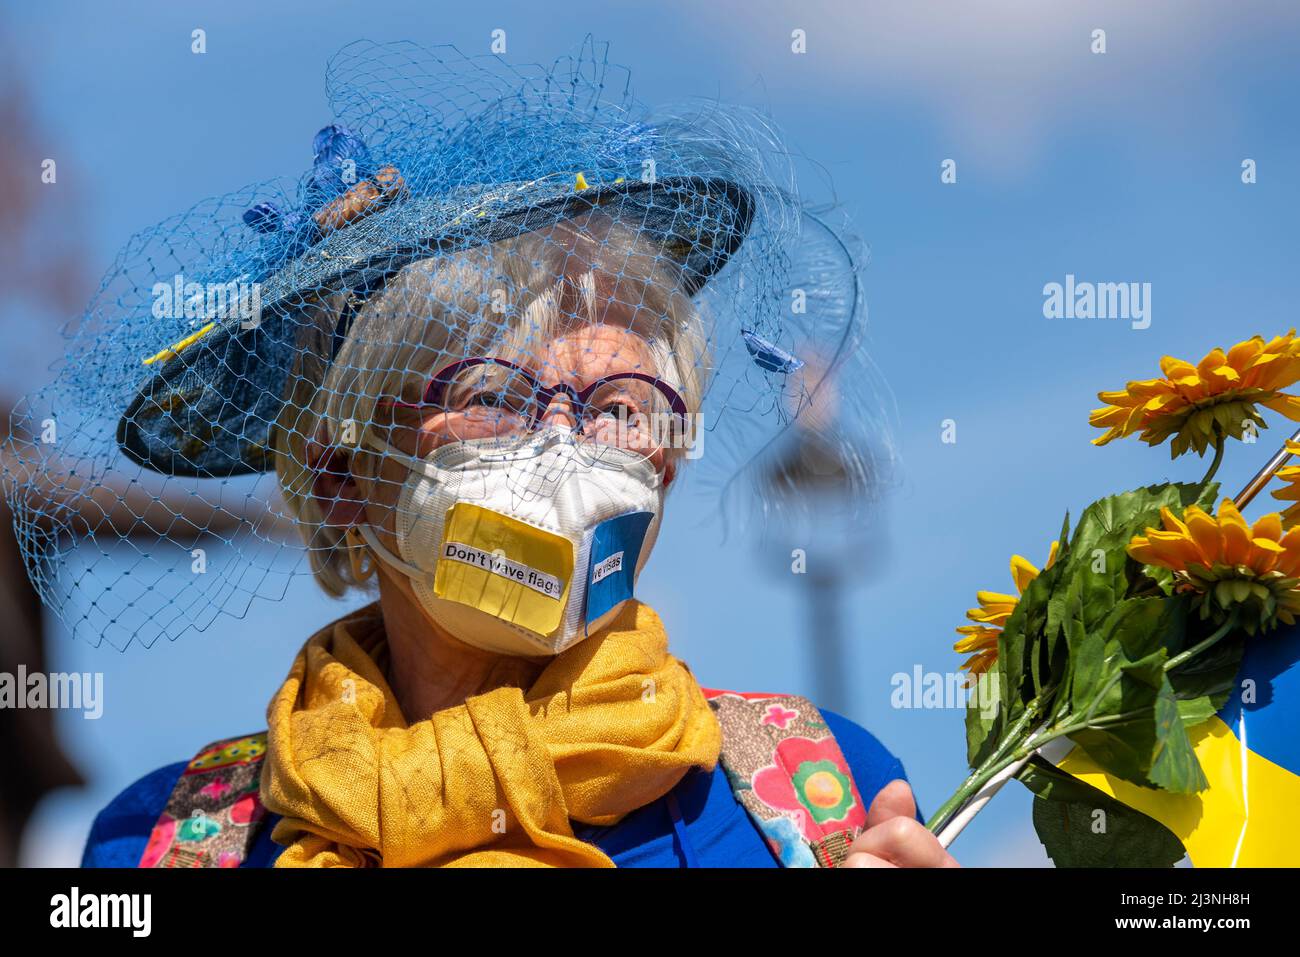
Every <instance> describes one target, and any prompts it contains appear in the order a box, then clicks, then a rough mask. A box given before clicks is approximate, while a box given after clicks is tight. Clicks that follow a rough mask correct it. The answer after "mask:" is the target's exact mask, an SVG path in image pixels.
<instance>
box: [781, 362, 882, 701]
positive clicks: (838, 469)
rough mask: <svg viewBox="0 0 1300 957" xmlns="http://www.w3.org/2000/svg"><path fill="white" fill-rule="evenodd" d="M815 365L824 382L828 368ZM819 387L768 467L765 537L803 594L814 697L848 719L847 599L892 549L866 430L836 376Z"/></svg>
mask: <svg viewBox="0 0 1300 957" xmlns="http://www.w3.org/2000/svg"><path fill="white" fill-rule="evenodd" d="M808 365H809V372H810V374H811V375H812V376H816V377H817V379H819V380H823V379H824V377H825V375H826V373H825V370H824V367H823V366H821V365H819V364H818V363H816V362H810V363H809V364H808ZM816 384H817V385H818V388H815V389H810V390H809V391H810V393H811V394H812V395H813V400H812V402H811V404H810V406H809V407H808V408H806V409H805V410H803V411H802V412H801V414H800V415H799V416H798V418H796V419H795V421H794V425H793V427H792V429H791V430H790V434H789V435H788V436H787V437H786V438H785V440H784V441H783V442H782V444H781V446H780V447H779V448H778V449H777V450H776V452H775V454H774V455H773V456H772V458H771V461H770V462H769V463H768V464H767V466H766V467H765V468H764V470H763V473H762V479H761V482H762V486H763V490H762V491H763V497H764V499H765V500H766V501H767V502H768V503H770V511H769V514H770V521H769V523H768V528H767V529H765V533H766V535H767V536H768V537H770V539H773V540H776V541H778V542H781V543H783V548H784V556H785V557H784V558H783V562H782V564H780V565H778V566H776V567H778V568H779V569H782V570H783V572H784V573H785V574H787V575H789V577H790V580H792V581H793V583H794V585H795V587H796V588H799V589H801V594H802V597H803V601H804V606H805V609H806V611H805V619H804V620H805V622H806V627H807V641H806V643H807V645H808V648H809V653H810V655H811V659H812V668H811V671H812V678H813V688H812V691H813V696H814V700H816V701H817V703H818V704H820V705H824V706H825V707H827V708H829V709H830V710H832V711H837V712H840V713H846V712H850V711H853V710H855V709H854V701H853V700H852V694H851V690H850V687H849V674H850V669H849V665H850V661H851V658H850V654H849V647H850V638H849V629H848V627H847V626H846V615H845V600H846V595H847V594H848V593H849V592H850V591H852V590H853V589H854V588H856V587H859V586H861V585H862V584H863V583H865V582H866V581H868V580H870V579H871V578H872V577H874V575H875V572H876V570H877V569H878V568H879V567H880V562H881V561H882V559H883V556H884V553H885V551H886V547H887V543H886V537H885V527H884V523H883V521H881V519H880V515H879V508H878V501H877V496H876V492H877V491H878V489H879V487H880V486H881V485H882V484H883V483H882V481H881V478H882V476H880V475H879V474H878V470H879V462H878V460H877V457H876V456H875V455H873V454H872V452H871V450H870V449H869V448H868V438H867V436H866V435H864V434H862V423H861V422H859V421H848V420H847V419H848V417H847V416H845V415H844V405H843V403H842V402H841V396H842V392H841V391H840V389H838V388H837V387H836V384H835V382H833V381H831V380H830V379H824V381H819V382H817V383H816ZM801 568H802V570H800V569H801ZM857 710H858V711H860V708H858V709H857ZM858 716H859V717H861V715H860V714H859V715H858Z"/></svg>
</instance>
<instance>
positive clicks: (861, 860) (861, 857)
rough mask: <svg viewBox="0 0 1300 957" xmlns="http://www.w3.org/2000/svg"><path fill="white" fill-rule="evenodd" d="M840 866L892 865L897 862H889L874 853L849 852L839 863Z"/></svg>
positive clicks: (895, 866) (894, 866) (895, 865)
mask: <svg viewBox="0 0 1300 957" xmlns="http://www.w3.org/2000/svg"><path fill="white" fill-rule="evenodd" d="M840 867H893V868H897V867H898V865H897V864H891V863H890V862H889V861H887V860H885V859H884V858H883V857H876V856H875V855H874V854H850V855H849V856H848V857H846V858H844V860H843V861H842V862H841V863H840Z"/></svg>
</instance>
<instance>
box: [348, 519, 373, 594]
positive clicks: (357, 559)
mask: <svg viewBox="0 0 1300 957" xmlns="http://www.w3.org/2000/svg"><path fill="white" fill-rule="evenodd" d="M343 540H344V542H345V543H346V544H347V547H348V563H349V564H350V565H351V566H352V577H353V578H355V579H356V580H357V581H358V582H367V581H369V580H370V579H371V578H374V577H375V572H377V571H378V570H379V567H378V564H377V563H376V561H375V556H374V555H373V554H372V553H371V551H370V549H369V547H368V546H367V545H366V541H365V538H364V537H363V536H362V534H361V532H360V530H359V529H358V528H357V527H356V526H355V525H352V526H350V527H349V528H348V530H347V531H346V532H344V533H343Z"/></svg>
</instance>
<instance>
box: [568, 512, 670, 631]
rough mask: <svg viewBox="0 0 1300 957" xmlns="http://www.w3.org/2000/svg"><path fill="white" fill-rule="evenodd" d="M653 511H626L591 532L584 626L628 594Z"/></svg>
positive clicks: (630, 594) (629, 595) (628, 596)
mask: <svg viewBox="0 0 1300 957" xmlns="http://www.w3.org/2000/svg"><path fill="white" fill-rule="evenodd" d="M653 518H654V512H628V513H627V514H626V515H620V516H618V518H611V519H609V520H608V521H604V522H601V523H600V524H599V525H597V526H596V529H595V531H593V532H592V534H591V562H590V564H589V565H588V566H587V597H586V605H587V608H586V613H585V615H584V620H585V622H586V624H587V625H588V626H590V625H591V623H592V622H593V621H595V620H596V619H597V618H599V617H600V616H601V615H603V614H605V612H607V611H609V610H610V609H611V608H613V607H614V606H615V605H617V604H618V603H619V602H621V601H625V600H627V599H628V598H631V597H632V584H633V581H634V579H635V577H636V563H637V559H639V558H640V557H641V545H642V543H643V542H644V541H645V533H646V529H648V528H649V527H650V521H651V519H653Z"/></svg>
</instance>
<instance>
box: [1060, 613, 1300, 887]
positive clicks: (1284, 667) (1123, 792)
mask: <svg viewBox="0 0 1300 957" xmlns="http://www.w3.org/2000/svg"><path fill="white" fill-rule="evenodd" d="M1298 718H1300V625H1296V626H1292V627H1288V628H1283V629H1280V630H1278V631H1274V632H1271V633H1269V634H1264V635H1256V636H1254V637H1251V638H1248V639H1247V646H1246V653H1245V656H1244V658H1243V660H1242V664H1241V669H1240V671H1239V672H1238V673H1237V691H1236V692H1235V693H1234V694H1233V695H1232V697H1231V698H1230V699H1229V701H1228V703H1227V704H1226V705H1224V707H1223V709H1222V710H1221V711H1219V713H1218V714H1217V715H1215V716H1214V717H1212V718H1210V719H1209V720H1208V721H1205V722H1203V723H1202V724H1200V725H1197V726H1196V727H1194V728H1190V729H1189V730H1188V733H1189V736H1190V737H1191V740H1192V745H1193V747H1195V749H1196V756H1197V758H1198V759H1199V760H1200V762H1201V768H1202V769H1203V770H1204V771H1205V776H1206V778H1207V779H1208V780H1209V782H1210V786H1209V787H1208V788H1207V789H1205V790H1204V791H1201V792H1200V793H1199V794H1191V795H1184V794H1169V793H1167V792H1165V791H1157V790H1153V789H1150V788H1142V787H1138V786H1136V785H1134V784H1130V783H1128V782H1127V781H1121V780H1120V779H1119V778H1116V777H1114V776H1113V775H1110V774H1107V773H1106V772H1104V771H1102V770H1101V768H1100V767H1098V765H1097V763H1096V762H1095V761H1093V760H1092V759H1091V758H1090V757H1088V755H1087V753H1086V752H1085V751H1084V750H1083V749H1082V748H1078V747H1076V748H1074V749H1073V750H1072V751H1071V752H1070V753H1069V754H1067V755H1066V756H1065V758H1064V759H1063V760H1061V761H1059V762H1058V766H1059V767H1060V768H1061V770H1063V771H1067V772H1069V773H1070V774H1072V775H1074V776H1075V777H1077V778H1079V779H1080V780H1082V781H1085V782H1087V783H1088V784H1091V785H1092V786H1093V787H1095V788H1098V789H1100V790H1102V791H1105V792H1106V793H1107V794H1109V795H1111V796H1113V797H1115V798H1116V799H1118V800H1119V801H1122V802H1123V803H1124V804H1127V805H1129V806H1130V807H1132V808H1135V809H1137V810H1139V811H1141V812H1142V813H1144V814H1146V815H1147V816H1148V817H1153V818H1155V819H1156V820H1157V821H1159V822H1160V823H1161V824H1163V825H1164V826H1165V827H1167V828H1169V830H1171V831H1173V832H1174V834H1176V835H1177V836H1178V838H1179V840H1181V841H1182V842H1183V847H1184V848H1186V850H1187V855H1188V857H1190V858H1191V861H1192V863H1193V864H1194V865H1196V866H1197V867H1300V822H1298V821H1297V816H1298V815H1300V729H1297V724H1300V722H1298V721H1297V719H1298Z"/></svg>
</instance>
